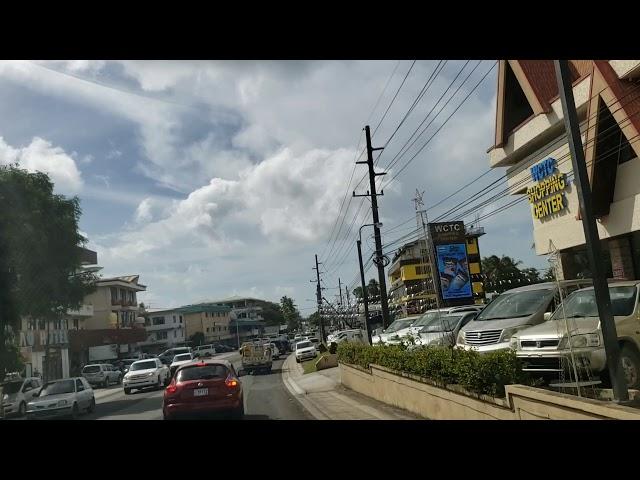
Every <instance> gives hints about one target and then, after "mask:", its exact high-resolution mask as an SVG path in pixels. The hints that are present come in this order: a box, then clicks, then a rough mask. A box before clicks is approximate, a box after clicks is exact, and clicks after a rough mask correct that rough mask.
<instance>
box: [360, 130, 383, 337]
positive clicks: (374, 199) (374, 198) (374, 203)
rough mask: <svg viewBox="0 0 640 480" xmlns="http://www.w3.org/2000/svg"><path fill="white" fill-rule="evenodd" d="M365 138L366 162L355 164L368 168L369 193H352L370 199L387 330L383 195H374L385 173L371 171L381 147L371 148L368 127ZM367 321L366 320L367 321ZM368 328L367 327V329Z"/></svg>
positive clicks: (375, 260)
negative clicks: (380, 212) (381, 215)
mask: <svg viewBox="0 0 640 480" xmlns="http://www.w3.org/2000/svg"><path fill="white" fill-rule="evenodd" d="M364 130H365V133H366V137H367V160H366V161H364V162H356V163H366V164H367V165H368V167H369V186H370V188H371V190H370V192H367V194H366V195H356V192H353V196H354V197H371V213H372V214H373V224H374V227H373V232H374V237H375V240H376V256H375V258H374V260H373V263H375V264H376V266H377V267H378V282H379V284H380V306H381V307H382V326H383V328H387V327H388V326H389V323H390V322H389V303H388V301H387V280H386V278H385V273H384V267H385V266H386V265H388V264H389V258H388V257H385V256H384V255H383V254H382V239H381V237H380V227H379V226H378V225H379V224H380V220H379V218H378V195H384V190H381V191H380V193H376V177H378V176H381V175H386V173H384V172H382V173H375V171H374V170H373V152H374V151H376V150H382V149H383V147H380V148H373V147H372V146H371V131H370V130H369V125H367V126H366V127H364ZM367 321H368V319H367ZM367 328H368V327H367Z"/></svg>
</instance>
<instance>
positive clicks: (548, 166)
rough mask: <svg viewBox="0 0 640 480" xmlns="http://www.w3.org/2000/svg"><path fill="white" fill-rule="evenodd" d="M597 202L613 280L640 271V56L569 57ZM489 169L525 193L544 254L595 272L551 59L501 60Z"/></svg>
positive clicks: (561, 266) (562, 266) (567, 270)
mask: <svg viewBox="0 0 640 480" xmlns="http://www.w3.org/2000/svg"><path fill="white" fill-rule="evenodd" d="M570 67H571V68H570V69H571V72H572V79H571V80H572V85H573V95H574V98H575V104H576V108H577V112H578V120H579V122H580V126H581V134H582V141H583V145H584V152H585V161H586V164H587V171H588V174H589V179H590V188H591V192H592V204H593V210H594V214H595V216H596V220H597V228H598V234H599V236H600V239H601V242H602V248H603V258H601V259H600V260H601V261H602V262H603V263H604V267H605V271H606V273H607V276H608V277H609V278H617V279H637V278H640V158H638V157H639V156H640V142H638V137H640V81H639V79H640V61H637V60H633V61H624V62H623V61H604V60H603V61H600V60H570ZM497 98H498V106H497V112H496V132H495V133H496V135H495V137H496V138H495V145H494V146H493V147H492V148H491V149H490V150H489V163H490V165H491V167H492V168H498V167H503V168H506V178H507V183H508V185H509V187H510V192H509V193H510V194H511V195H518V196H520V195H524V196H525V197H526V198H525V200H526V201H527V203H528V205H529V207H530V215H531V220H532V224H533V240H534V245H535V250H536V253H537V254H538V255H550V256H554V257H555V258H556V259H557V262H556V264H557V266H558V269H557V271H558V274H559V276H560V277H561V278H565V279H574V278H586V277H590V276H591V269H590V266H589V261H588V258H587V254H586V249H585V238H584V231H583V225H582V219H581V217H580V208H579V202H578V197H577V192H576V188H575V185H574V184H573V181H574V180H573V177H574V175H573V168H572V160H571V155H570V152H569V146H568V143H567V139H566V135H565V133H564V123H563V112H562V106H561V104H560V100H559V97H558V87H557V84H556V80H555V75H554V66H553V62H552V61H546V60H545V61H541V60H536V61H534V60H503V61H501V62H500V71H499V74H498V95H497Z"/></svg>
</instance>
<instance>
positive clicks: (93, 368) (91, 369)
mask: <svg viewBox="0 0 640 480" xmlns="http://www.w3.org/2000/svg"><path fill="white" fill-rule="evenodd" d="M99 371H100V365H87V366H86V367H84V368H83V369H82V373H96V372H99Z"/></svg>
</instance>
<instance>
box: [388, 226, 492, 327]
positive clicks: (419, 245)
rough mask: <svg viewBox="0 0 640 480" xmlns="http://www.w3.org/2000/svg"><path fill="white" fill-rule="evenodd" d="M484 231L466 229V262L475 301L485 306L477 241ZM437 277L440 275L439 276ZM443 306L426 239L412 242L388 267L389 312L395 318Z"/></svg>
mask: <svg viewBox="0 0 640 480" xmlns="http://www.w3.org/2000/svg"><path fill="white" fill-rule="evenodd" d="M484 233H485V232H484V228H482V227H472V226H469V227H465V238H466V244H467V245H466V248H467V261H468V265H469V273H470V274H471V285H472V290H473V298H474V301H475V302H476V303H483V302H484V298H485V294H484V287H483V282H482V267H481V262H480V248H479V242H478V238H479V237H480V236H482V235H484ZM436 275H437V272H436ZM438 299H440V303H442V300H441V296H440V293H439V292H438V288H437V287H435V288H434V281H433V274H432V271H431V260H430V257H429V254H428V250H427V248H426V242H425V240H424V239H419V240H415V241H413V242H409V243H406V244H404V245H403V246H402V247H400V248H399V249H398V250H397V252H396V253H395V255H394V257H393V260H392V263H391V266H390V267H389V308H390V310H392V311H393V312H394V313H395V316H396V318H399V317H403V316H407V315H416V314H419V313H423V312H425V311H427V310H429V309H432V308H436V307H437V305H438Z"/></svg>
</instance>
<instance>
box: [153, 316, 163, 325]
mask: <svg viewBox="0 0 640 480" xmlns="http://www.w3.org/2000/svg"><path fill="white" fill-rule="evenodd" d="M151 320H152V321H153V324H154V325H164V317H153V318H152V319H151Z"/></svg>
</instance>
